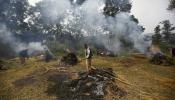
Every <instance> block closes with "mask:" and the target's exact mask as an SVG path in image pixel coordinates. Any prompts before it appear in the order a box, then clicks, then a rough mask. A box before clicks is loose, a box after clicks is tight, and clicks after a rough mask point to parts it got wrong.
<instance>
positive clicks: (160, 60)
mask: <svg viewBox="0 0 175 100" xmlns="http://www.w3.org/2000/svg"><path fill="white" fill-rule="evenodd" d="M171 61H172V60H171V59H170V58H169V57H167V56H165V55H164V54H162V53H156V54H154V55H153V56H152V58H151V60H150V62H151V63H152V64H156V65H161V64H163V65H172V64H173V63H172V62H171Z"/></svg>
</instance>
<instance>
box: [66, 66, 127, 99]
mask: <svg viewBox="0 0 175 100" xmlns="http://www.w3.org/2000/svg"><path fill="white" fill-rule="evenodd" d="M115 77H116V75H115V73H114V72H113V70H112V69H111V68H105V69H104V68H102V69H94V70H92V71H90V72H82V73H79V77H78V79H75V80H71V81H70V82H68V83H67V84H68V87H69V88H70V92H71V93H72V94H73V97H74V98H75V99H76V100H79V99H80V98H86V99H87V98H90V99H94V98H95V99H97V98H99V99H98V100H101V99H103V97H104V96H105V95H107V94H108V93H112V94H113V95H115V97H118V98H120V97H123V96H126V95H127V92H126V91H124V90H122V89H121V88H119V87H118V86H117V85H116V82H115Z"/></svg>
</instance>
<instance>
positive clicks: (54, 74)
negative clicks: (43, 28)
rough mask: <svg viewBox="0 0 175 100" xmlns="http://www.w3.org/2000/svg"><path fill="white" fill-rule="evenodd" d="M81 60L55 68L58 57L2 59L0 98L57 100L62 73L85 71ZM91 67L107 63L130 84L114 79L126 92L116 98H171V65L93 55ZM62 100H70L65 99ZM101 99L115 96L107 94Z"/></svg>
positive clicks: (174, 91)
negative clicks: (77, 62)
mask: <svg viewBox="0 0 175 100" xmlns="http://www.w3.org/2000/svg"><path fill="white" fill-rule="evenodd" d="M84 64H85V62H84V61H83V62H81V63H79V64H78V65H76V66H73V67H68V68H66V70H67V71H64V70H62V71H60V70H57V69H56V68H57V66H58V61H51V62H49V63H45V62H43V61H40V60H39V59H38V58H37V57H33V58H30V59H29V60H28V61H27V63H26V64H25V65H21V64H19V59H18V58H16V59H12V60H10V61H7V62H6V63H5V66H6V67H7V68H8V70H2V71H0V100H61V99H59V98H60V96H62V95H63V94H64V91H59V84H58V83H59V81H65V80H64V79H63V77H64V76H63V74H68V75H69V76H70V77H72V78H73V76H74V75H73V74H72V73H75V72H79V71H85V70H86V68H85V67H84ZM93 66H94V67H98V68H100V67H110V68H113V70H114V71H115V73H117V75H118V76H119V77H120V78H121V79H122V80H124V81H125V82H127V83H129V84H131V85H126V84H123V83H121V82H120V81H117V80H116V82H117V83H116V84H118V85H119V86H120V87H122V88H123V89H124V90H126V91H127V92H128V94H127V96H125V97H122V98H120V100H174V96H175V66H158V65H152V64H150V63H149V61H148V59H147V58H146V57H144V56H143V55H138V54H135V55H132V56H127V57H120V58H117V57H116V58H111V57H94V59H93ZM66 100H71V98H70V99H66ZM105 100H116V99H115V97H113V95H110V94H108V95H107V96H106V97H105Z"/></svg>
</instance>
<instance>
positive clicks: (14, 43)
mask: <svg viewBox="0 0 175 100" xmlns="http://www.w3.org/2000/svg"><path fill="white" fill-rule="evenodd" d="M0 39H1V42H3V43H4V44H7V45H10V47H11V48H13V51H14V52H16V53H19V52H20V51H22V50H25V49H28V53H29V54H32V53H33V52H36V51H38V52H39V51H44V48H45V47H44V46H43V45H42V44H41V43H40V42H31V43H23V42H21V41H20V40H18V39H17V38H15V36H14V35H13V34H12V33H11V32H10V31H9V30H8V29H7V27H6V26H5V25H3V24H0Z"/></svg>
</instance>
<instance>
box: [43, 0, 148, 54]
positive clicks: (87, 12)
mask: <svg viewBox="0 0 175 100" xmlns="http://www.w3.org/2000/svg"><path fill="white" fill-rule="evenodd" d="M78 1H80V0H78ZM122 1H123V0H116V2H122ZM43 2H45V3H46V2H47V4H48V5H47V6H46V7H44V8H43V11H44V12H45V14H46V15H45V16H51V17H50V18H51V20H52V21H53V22H55V23H59V24H61V25H62V26H63V30H64V31H65V32H69V33H71V34H83V35H84V36H86V37H94V38H95V39H94V40H91V39H89V41H88V42H91V43H93V42H94V43H96V44H101V45H104V46H105V48H106V49H108V50H109V51H112V52H114V53H116V54H117V53H120V52H121V51H124V50H126V49H127V50H129V49H131V48H130V47H129V46H127V45H124V44H123V41H122V39H121V38H123V40H125V41H124V42H126V44H127V41H129V42H128V43H131V44H129V45H133V47H134V48H136V49H137V50H139V51H140V52H142V53H144V52H145V51H146V48H147V47H148V46H149V44H150V42H145V41H144V35H143V34H142V32H143V31H142V27H141V26H139V25H138V24H137V23H136V22H134V21H133V20H131V18H130V16H131V15H130V13H129V12H122V11H121V12H119V13H118V14H116V16H115V17H105V15H104V14H103V8H104V6H105V0H86V1H84V3H82V4H81V5H77V4H76V2H77V0H73V2H72V3H73V5H71V2H70V1H69V0H59V1H57V0H52V2H49V0H44V1H43ZM126 2H127V0H126ZM119 4H120V3H119ZM63 5H64V6H63ZM58 19H59V20H58ZM75 29H76V30H78V31H75Z"/></svg>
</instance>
